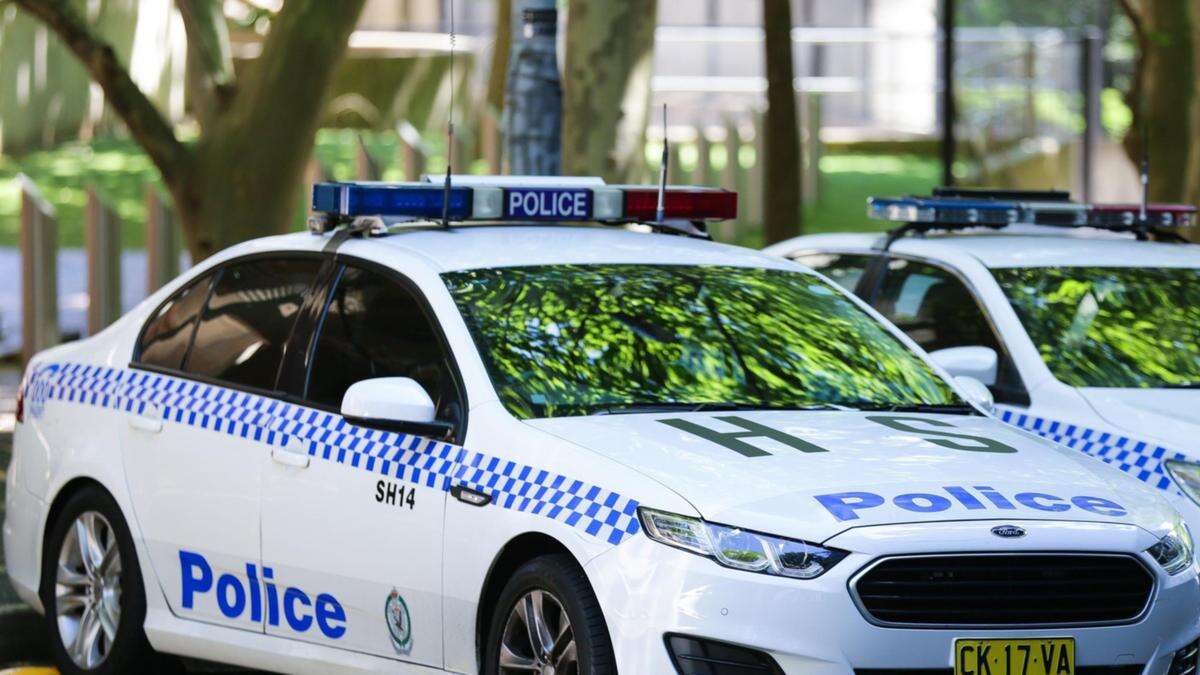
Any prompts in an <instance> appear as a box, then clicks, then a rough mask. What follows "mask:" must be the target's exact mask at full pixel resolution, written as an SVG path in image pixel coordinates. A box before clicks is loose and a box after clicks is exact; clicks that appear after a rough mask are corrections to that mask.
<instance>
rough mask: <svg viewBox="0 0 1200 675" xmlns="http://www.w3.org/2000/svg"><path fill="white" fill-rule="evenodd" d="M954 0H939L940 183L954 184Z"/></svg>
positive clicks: (955, 112)
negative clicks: (940, 43) (940, 46)
mask: <svg viewBox="0 0 1200 675" xmlns="http://www.w3.org/2000/svg"><path fill="white" fill-rule="evenodd" d="M954 2H955V0H941V5H942V7H941V16H940V19H941V39H942V78H941V79H942V101H941V103H942V105H941V108H942V110H941V112H942V184H943V185H954V156H955V139H954V121H955V119H956V118H957V116H958V114H957V111H956V109H955V102H954Z"/></svg>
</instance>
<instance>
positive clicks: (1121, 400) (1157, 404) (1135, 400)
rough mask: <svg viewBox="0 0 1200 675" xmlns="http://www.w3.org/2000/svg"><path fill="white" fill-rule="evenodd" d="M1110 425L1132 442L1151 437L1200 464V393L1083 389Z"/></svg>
mask: <svg viewBox="0 0 1200 675" xmlns="http://www.w3.org/2000/svg"><path fill="white" fill-rule="evenodd" d="M1079 393H1080V395H1082V396H1083V397H1084V399H1086V400H1087V402H1088V404H1089V405H1091V406H1092V408H1093V409H1094V410H1095V411H1096V414H1098V415H1100V416H1101V417H1103V418H1104V419H1105V421H1107V422H1108V423H1109V424H1112V425H1114V426H1117V427H1120V428H1121V429H1124V430H1126V431H1127V432H1129V435H1130V436H1131V437H1132V438H1135V439H1137V440H1147V439H1146V436H1151V437H1153V438H1154V439H1155V440H1157V441H1158V442H1159V443H1162V444H1163V445H1165V446H1166V447H1168V448H1170V449H1171V450H1173V451H1175V452H1180V453H1183V454H1184V455H1187V457H1188V458H1189V459H1191V460H1193V461H1197V460H1200V438H1198V435H1200V389H1110V388H1099V387H1089V388H1083V389H1079Z"/></svg>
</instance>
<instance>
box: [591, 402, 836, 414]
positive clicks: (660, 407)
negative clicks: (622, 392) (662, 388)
mask: <svg viewBox="0 0 1200 675" xmlns="http://www.w3.org/2000/svg"><path fill="white" fill-rule="evenodd" d="M730 410H763V411H768V410H802V411H806V412H807V411H814V410H854V408H853V407H851V406H846V405H842V404H840V403H817V404H813V405H777V406H776V405H761V404H757V403H732V402H728V401H707V402H696V403H674V402H665V403H618V404H615V405H609V406H604V407H601V408H597V409H596V410H593V411H592V412H590V413H588V414H589V415H633V414H639V413H656V412H680V411H686V412H713V411H730Z"/></svg>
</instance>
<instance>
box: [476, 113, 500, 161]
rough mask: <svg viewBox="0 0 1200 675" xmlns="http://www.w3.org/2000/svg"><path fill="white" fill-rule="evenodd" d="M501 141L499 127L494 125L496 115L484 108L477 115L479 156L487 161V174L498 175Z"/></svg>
mask: <svg viewBox="0 0 1200 675" xmlns="http://www.w3.org/2000/svg"><path fill="white" fill-rule="evenodd" d="M502 146H503V140H502V139H501V138H500V125H499V124H497V123H496V114H495V113H493V112H492V111H491V110H490V109H488V108H487V107H486V106H485V107H484V109H483V110H482V111H481V112H480V113H479V154H480V155H481V156H482V157H483V159H484V160H485V161H487V166H488V173H490V174H492V175H493V176H498V175H500V172H501V170H502V165H501V161H502V160H501V154H500V148H501V147H502Z"/></svg>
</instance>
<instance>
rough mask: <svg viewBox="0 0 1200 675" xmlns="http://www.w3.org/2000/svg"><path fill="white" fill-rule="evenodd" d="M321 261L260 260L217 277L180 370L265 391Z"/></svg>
mask: <svg viewBox="0 0 1200 675" xmlns="http://www.w3.org/2000/svg"><path fill="white" fill-rule="evenodd" d="M320 265H321V261H320V260H317V259H315V258H296V259H286V258H282V259H268V258H262V259H257V260H250V261H246V262H241V263H234V264H232V265H230V266H228V267H226V268H224V270H223V271H222V272H221V276H220V278H219V279H218V280H217V283H216V286H215V287H214V288H213V290H212V293H211V295H210V296H209V300H208V304H207V305H205V307H204V312H203V313H202V314H201V315H200V325H199V326H197V328H196V337H195V340H194V341H193V344H192V348H191V350H190V351H189V352H188V356H187V360H186V362H185V363H184V365H183V370H184V371H185V372H188V373H192V374H195V375H203V376H206V377H211V378H215V379H219V380H223V381H225V382H229V383H231V384H238V385H243V386H247V387H254V388H256V389H263V390H270V389H272V388H274V386H275V376H276V374H277V373H278V371H279V362H280V359H281V358H282V357H283V346H284V343H285V342H287V339H288V336H289V335H290V334H291V332H292V325H293V324H295V322H296V317H297V316H298V315H299V313H300V307H301V305H302V304H303V302H304V294H305V292H306V291H308V290H309V288H310V286H311V284H312V282H313V278H314V277H315V276H316V273H317V269H318V268H319V267H320Z"/></svg>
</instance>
